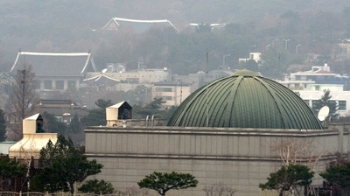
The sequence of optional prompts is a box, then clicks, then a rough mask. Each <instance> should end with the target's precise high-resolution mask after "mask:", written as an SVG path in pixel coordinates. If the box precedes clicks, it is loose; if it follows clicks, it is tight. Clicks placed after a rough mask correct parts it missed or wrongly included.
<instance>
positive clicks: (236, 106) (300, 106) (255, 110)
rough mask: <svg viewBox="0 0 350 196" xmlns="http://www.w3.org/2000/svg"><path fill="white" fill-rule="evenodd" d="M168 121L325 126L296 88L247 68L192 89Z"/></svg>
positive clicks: (190, 124) (212, 124) (179, 123)
mask: <svg viewBox="0 0 350 196" xmlns="http://www.w3.org/2000/svg"><path fill="white" fill-rule="evenodd" d="M256 95H259V96H256ZM168 125H169V126H183V127H237V128H238V127H240V128H277V129H322V127H321V125H320V123H319V122H318V120H317V119H316V117H315V116H314V114H313V113H312V111H311V109H310V108H309V107H308V106H307V105H306V104H305V103H304V101H303V100H302V99H300V98H299V97H298V95H296V94H295V93H294V92H293V91H291V90H289V89H288V88H286V87H285V86H283V85H281V84H279V83H277V82H275V81H273V80H269V79H267V78H263V77H261V76H259V75H258V74H256V73H254V72H251V71H248V70H242V71H237V72H235V73H233V74H232V75H231V76H228V77H224V78H221V79H218V80H215V81H214V82H212V83H209V84H208V85H206V86H204V87H202V88H200V89H198V90H197V91H196V92H194V93H192V94H191V95H190V96H189V97H188V98H187V99H186V100H185V101H184V102H183V103H182V104H181V106H180V107H179V109H178V110H177V111H176V112H175V113H174V115H173V117H172V118H171V119H170V121H169V124H168Z"/></svg>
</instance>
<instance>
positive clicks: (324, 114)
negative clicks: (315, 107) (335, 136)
mask: <svg viewBox="0 0 350 196" xmlns="http://www.w3.org/2000/svg"><path fill="white" fill-rule="evenodd" d="M328 115H329V107H328V106H323V107H322V108H321V109H320V111H318V115H317V118H318V120H319V121H321V122H322V126H323V127H325V126H326V121H325V120H326V118H327V117H328Z"/></svg>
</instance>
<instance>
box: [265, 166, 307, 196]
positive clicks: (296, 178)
mask: <svg viewBox="0 0 350 196" xmlns="http://www.w3.org/2000/svg"><path fill="white" fill-rule="evenodd" d="M313 176H314V172H312V171H310V169H309V168H308V167H307V166H304V165H298V164H296V165H293V164H290V165H287V166H286V165H283V166H282V168H281V169H279V170H278V171H277V172H274V173H271V174H270V177H268V178H267V182H266V183H265V184H260V185H259V187H260V188H261V189H263V190H264V189H274V190H279V195H280V196H282V195H283V193H284V192H286V191H290V190H296V188H297V187H298V186H308V185H310V184H311V182H312V178H313Z"/></svg>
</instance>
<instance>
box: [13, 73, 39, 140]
mask: <svg viewBox="0 0 350 196" xmlns="http://www.w3.org/2000/svg"><path fill="white" fill-rule="evenodd" d="M34 78H35V74H34V73H33V72H32V68H31V66H24V67H23V69H22V70H17V74H16V77H15V81H14V82H13V83H12V85H11V88H10V92H9V93H10V96H9V99H8V101H7V104H6V113H7V115H8V116H9V120H10V126H9V127H10V129H11V131H12V134H13V136H12V137H13V139H14V140H19V139H21V138H22V135H23V133H22V121H23V119H24V118H26V117H28V116H30V115H32V114H33V113H34V110H35V102H36V96H35V88H36V83H35V81H34Z"/></svg>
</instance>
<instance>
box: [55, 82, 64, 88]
mask: <svg viewBox="0 0 350 196" xmlns="http://www.w3.org/2000/svg"><path fill="white" fill-rule="evenodd" d="M56 89H60V90H62V89H64V82H63V80H57V81H56Z"/></svg>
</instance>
